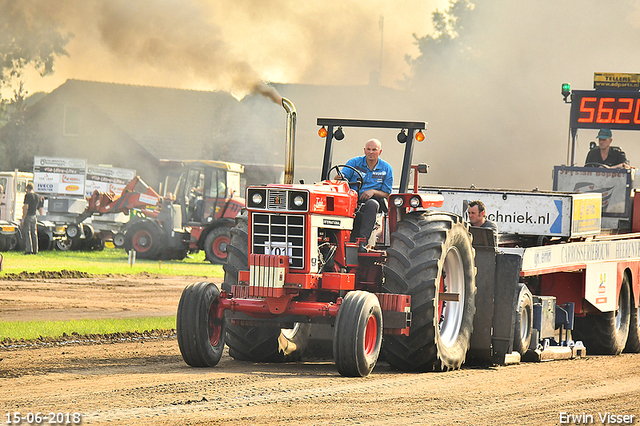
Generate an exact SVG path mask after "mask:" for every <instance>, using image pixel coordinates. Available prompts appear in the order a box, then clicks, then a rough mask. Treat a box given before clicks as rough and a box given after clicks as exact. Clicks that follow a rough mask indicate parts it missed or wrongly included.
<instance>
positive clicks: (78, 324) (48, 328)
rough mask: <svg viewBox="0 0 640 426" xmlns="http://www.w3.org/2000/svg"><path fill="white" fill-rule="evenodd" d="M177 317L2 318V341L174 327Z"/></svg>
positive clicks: (0, 336) (0, 326)
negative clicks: (6, 319)
mask: <svg viewBox="0 0 640 426" xmlns="http://www.w3.org/2000/svg"><path fill="white" fill-rule="evenodd" d="M174 328H176V317H175V316H168V317H141V318H118V319H83V320H69V321H0V341H3V340H6V339H12V340H20V339H24V340H35V339H39V338H57V337H62V336H64V335H65V334H66V335H73V334H74V333H77V334H79V335H85V334H112V333H124V332H139V333H140V332H144V331H150V330H171V329H174Z"/></svg>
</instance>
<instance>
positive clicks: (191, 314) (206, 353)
mask: <svg viewBox="0 0 640 426" xmlns="http://www.w3.org/2000/svg"><path fill="white" fill-rule="evenodd" d="M219 297H220V290H219V289H218V287H216V285H215V284H212V283H208V282H198V283H193V284H189V285H188V286H187V287H186V288H185V289H184V290H183V291H182V296H181V297H180V303H179V304H178V314H177V318H176V332H177V335H178V346H179V347H180V353H181V354H182V359H184V362H186V363H187V364H188V365H190V366H192V367H213V366H215V365H217V364H218V362H219V361H220V358H221V357H222V351H223V350H224V336H225V330H226V323H225V320H224V317H223V318H218V317H217V305H218V298H219Z"/></svg>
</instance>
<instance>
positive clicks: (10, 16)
mask: <svg viewBox="0 0 640 426" xmlns="http://www.w3.org/2000/svg"><path fill="white" fill-rule="evenodd" d="M44 1H45V2H46V1H47V0H44ZM43 6H45V3H43V1H42V0H17V1H16V0H0V89H2V88H6V87H12V88H13V97H12V98H10V99H0V155H1V156H0V169H1V170H13V169H20V170H31V168H32V167H33V155H34V154H35V146H34V142H33V135H31V131H30V130H29V126H28V125H27V123H26V121H25V117H26V107H27V105H26V95H27V93H26V92H25V90H24V82H23V80H22V78H23V73H24V70H25V69H26V68H27V67H33V68H34V69H36V70H37V71H38V72H39V73H40V75H41V76H45V75H48V74H51V73H53V65H54V62H55V60H56V59H57V58H59V57H60V56H62V55H68V53H67V51H66V50H65V47H66V45H67V43H68V42H69V38H70V35H69V34H62V33H61V32H60V31H59V25H58V23H57V22H55V20H53V19H51V17H50V14H49V13H47V11H46V10H45V9H44V8H43Z"/></svg>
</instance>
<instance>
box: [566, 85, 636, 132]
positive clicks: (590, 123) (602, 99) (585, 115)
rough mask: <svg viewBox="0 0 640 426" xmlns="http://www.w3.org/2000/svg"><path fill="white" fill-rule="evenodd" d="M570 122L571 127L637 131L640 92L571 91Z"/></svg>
mask: <svg viewBox="0 0 640 426" xmlns="http://www.w3.org/2000/svg"><path fill="white" fill-rule="evenodd" d="M570 124H571V128H572V129H599V128H603V127H604V128H608V129H614V130H640V92H637V91H620V90H574V91H573V92H571V119H570Z"/></svg>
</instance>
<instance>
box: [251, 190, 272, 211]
mask: <svg viewBox="0 0 640 426" xmlns="http://www.w3.org/2000/svg"><path fill="white" fill-rule="evenodd" d="M247 207H248V208H254V209H265V208H267V190H266V189H264V188H249V189H247Z"/></svg>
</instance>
